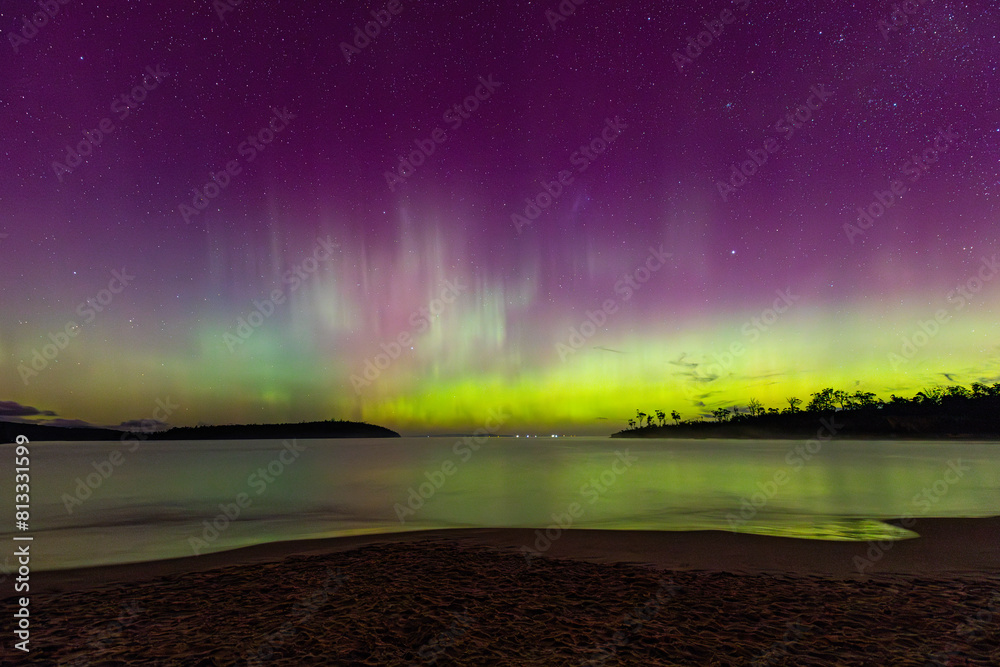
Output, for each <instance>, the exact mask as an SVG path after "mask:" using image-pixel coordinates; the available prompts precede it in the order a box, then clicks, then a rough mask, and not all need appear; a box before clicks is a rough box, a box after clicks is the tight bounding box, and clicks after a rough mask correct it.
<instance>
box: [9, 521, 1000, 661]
mask: <svg viewBox="0 0 1000 667" xmlns="http://www.w3.org/2000/svg"><path fill="white" fill-rule="evenodd" d="M913 529H914V530H916V531H917V532H918V533H919V534H920V537H919V538H917V539H912V540H904V541H899V542H884V543H882V544H873V543H857V542H828V541H817V540H798V539H790V538H777V537H764V536H755V535H741V534H734V533H728V532H721V531H704V532H687V533H671V532H622V531H591V530H576V531H567V532H565V533H564V534H562V535H561V536H559V537H558V539H556V540H555V541H553V542H552V543H551V546H549V548H548V549H546V550H545V551H544V553H542V554H541V555H537V556H530V557H529V556H526V554H525V550H524V549H523V548H522V547H524V546H526V545H533V544H534V541H535V539H536V537H537V536H536V534H535V533H534V531H529V530H492V529H469V530H443V531H427V532H419V533H404V534H397V535H381V536H364V537H351V538H336V539H327V540H310V541H300V542H284V543H275V544H266V545H258V546H254V547H248V548H245V549H239V550H235V551H229V552H224V553H216V554H208V555H205V556H201V557H198V558H183V559H176V560H168V561H156V562H149V563H139V564H131V565H116V566H107V567H99V568H87V569H81V570H69V571H52V572H38V573H34V574H33V575H32V580H31V585H32V590H31V596H32V597H31V610H32V634H31V644H30V645H31V652H30V653H29V654H27V655H25V654H23V653H21V652H19V651H14V650H12V646H11V644H12V643H13V642H10V643H8V642H7V641H6V640H5V642H4V656H3V657H4V660H5V662H7V661H9V662H10V663H11V664H58V665H89V664H94V665H97V664H100V665H105V664H106V665H115V664H121V665H125V664H156V665H235V664H243V665H245V664H250V665H263V664H276V665H307V664H309V665H311V664H316V665H323V664H325V665H430V664H435V665H452V664H458V665H465V664H467V665H587V664H592V665H890V664H891V665H997V664H1000V539H998V537H1000V518H992V519H923V520H919V521H918V522H917V524H916V525H914V526H913ZM859 559H860V560H859ZM862 569H863V570H864V572H860V571H859V570H862ZM4 594H5V595H9V594H10V589H9V587H5V590H4ZM12 602H13V601H12V600H10V599H7V600H5V603H4V606H5V608H8V607H12V605H11V603H12Z"/></svg>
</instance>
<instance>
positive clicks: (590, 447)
mask: <svg viewBox="0 0 1000 667" xmlns="http://www.w3.org/2000/svg"><path fill="white" fill-rule="evenodd" d="M131 447H132V445H129V444H126V443H121V442H101V443H31V445H30V449H31V524H30V531H29V532H28V534H30V535H34V542H33V543H32V567H33V568H34V569H52V568H65V567H77V566H82V565H95V564H105V563H121V562H131V561H141V560H152V559H159V558H170V557H177V556H189V555H193V554H194V553H195V552H199V553H207V552H210V551H220V550H224V549H232V548H235V547H239V546H244V545H248V544H255V543H260V542H270V541H276V540H288V539H299V538H315V537H332V536H342V535H357V534H363V533H389V532H399V531H407V530H422V529H429V528H459V527H519V528H546V527H548V526H553V525H555V524H557V523H561V524H563V525H564V526H569V525H572V527H574V528H603V529H621V530H629V529H643V530H698V529H714V530H739V531H744V532H755V533H765V534H781V535H792V536H799V537H812V538H821V539H862V540H864V539H871V538H874V537H878V538H885V537H890V538H902V537H912V536H913V535H912V534H910V533H906V532H905V531H901V530H900V529H893V528H892V527H890V526H887V525H886V524H883V523H881V522H879V521H877V520H878V519H882V518H889V517H900V516H914V517H985V516H994V515H1000V444H998V443H991V442H962V443H955V442H879V441H876V442H872V441H836V440H834V441H830V442H826V443H823V444H822V446H821V448H820V449H819V450H818V451H816V452H815V453H810V452H809V451H808V450H807V449H805V443H804V442H803V441H789V440H777V441H766V440H756V441H747V440H621V439H610V438H558V439H554V438H531V439H526V438H490V439H483V440H482V441H481V444H479V443H476V441H474V440H471V439H470V440H468V441H463V440H461V439H456V438H399V439H385V440H382V439H358V440H299V441H297V442H295V443H294V446H293V445H292V444H291V443H287V444H286V443H283V442H282V441H273V440H251V441H235V440H230V441H187V442H147V443H140V444H138V446H137V447H135V449H134V451H130V448H131ZM814 449H815V445H814ZM115 452H118V454H115ZM13 455H14V452H13V446H12V445H4V446H2V447H0V456H3V458H4V463H3V469H4V471H7V470H11V469H12V467H13V465H12V463H13V461H12V459H13ZM9 464H10V465H9ZM4 477H5V478H6V479H5V480H4V483H3V484H2V486H0V496H2V498H0V499H2V501H3V506H4V507H7V508H12V507H13V504H14V498H13V488H12V485H11V484H9V482H11V481H13V476H12V473H10V474H8V473H7V472H5V473H4ZM227 515H228V516H227ZM213 524H214V525H213ZM11 527H12V524H11V522H10V521H4V523H3V528H4V529H7V530H9V529H10V528H11ZM914 529H915V530H916V531H917V532H919V523H918V524H917V525H915V526H914ZM11 537H12V533H10V532H5V533H0V539H3V540H4V542H6V543H7V544H10V543H11V542H10V538H11ZM4 551H5V552H6V553H9V552H10V551H11V550H7V549H5V550H4ZM8 558H9V557H8ZM3 565H6V566H8V567H9V566H10V565H11V562H10V560H8V561H7V562H6V563H5V564H3Z"/></svg>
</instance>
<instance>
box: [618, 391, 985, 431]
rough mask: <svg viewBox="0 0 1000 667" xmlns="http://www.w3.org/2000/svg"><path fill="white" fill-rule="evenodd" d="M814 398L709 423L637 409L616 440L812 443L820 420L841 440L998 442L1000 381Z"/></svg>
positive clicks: (718, 416) (732, 413)
mask: <svg viewBox="0 0 1000 667" xmlns="http://www.w3.org/2000/svg"><path fill="white" fill-rule="evenodd" d="M810 397H811V400H810V401H809V402H808V403H807V404H806V405H805V407H800V406H801V405H802V403H803V401H802V399H800V398H797V397H794V396H790V397H789V398H786V399H785V402H786V403H788V406H787V407H785V408H782V409H780V410H779V409H778V408H774V407H771V408H765V407H764V406H763V405H762V404H761V403H760V402H759V401H757V400H756V399H750V401H748V403H747V405H746V406H745V407H743V408H742V409H741V408H740V407H739V406H733V407H732V408H731V409H730V408H717V409H716V410H713V411H712V413H711V414H712V419H711V420H709V419H705V418H703V417H698V418H697V419H691V420H686V421H685V420H682V419H681V415H680V414H679V413H678V412H677V411H676V410H675V411H672V412H671V413H670V418H671V419H672V420H673V422H674V423H673V424H670V423H667V413H666V412H664V411H663V410H653V411H651V412H648V413H647V412H643V411H641V410H636V416H635V418H634V419H629V420H628V428H626V429H624V430H622V431H619V432H617V433H614V434H612V437H652V438H802V437H807V438H808V437H814V435H815V433H816V431H817V427H818V426H820V421H819V420H821V419H823V420H826V423H832V424H833V425H835V426H836V435H837V436H838V437H865V438H899V437H905V438H963V437H965V438H987V439H990V438H998V437H1000V383H996V384H993V385H986V384H983V383H981V382H975V383H973V384H972V385H971V386H970V387H965V386H963V385H950V386H946V387H934V388H933V389H926V390H924V391H921V392H917V394H916V395H915V396H913V397H912V398H903V397H901V396H896V395H895V394H892V395H891V396H890V397H889V400H883V399H881V398H879V397H878V396H876V395H875V394H874V393H872V392H869V391H855V392H853V393H850V392H846V391H843V390H838V389H833V388H832V387H827V388H825V389H821V390H819V391H817V392H814V393H812V394H810ZM654 418H655V420H656V421H655V423H654ZM827 430H830V429H827Z"/></svg>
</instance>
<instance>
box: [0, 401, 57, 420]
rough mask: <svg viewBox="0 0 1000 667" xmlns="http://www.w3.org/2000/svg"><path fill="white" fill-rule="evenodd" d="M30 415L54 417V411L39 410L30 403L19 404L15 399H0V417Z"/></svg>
mask: <svg viewBox="0 0 1000 667" xmlns="http://www.w3.org/2000/svg"><path fill="white" fill-rule="evenodd" d="M32 415H43V416H47V417H55V415H56V413H54V412H52V411H51V410H39V409H38V408H33V407H31V406H30V405H21V404H20V403H18V402H17V401H0V417H30V416H32Z"/></svg>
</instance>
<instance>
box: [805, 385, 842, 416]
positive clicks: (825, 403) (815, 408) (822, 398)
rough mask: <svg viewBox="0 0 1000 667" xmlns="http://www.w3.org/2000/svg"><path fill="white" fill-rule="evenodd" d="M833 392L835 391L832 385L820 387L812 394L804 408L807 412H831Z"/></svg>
mask: <svg viewBox="0 0 1000 667" xmlns="http://www.w3.org/2000/svg"><path fill="white" fill-rule="evenodd" d="M834 394H835V392H834V391H833V388H832V387H827V388H826V389H820V390H819V391H817V392H815V393H814V394H812V400H811V401H809V405H807V406H806V410H808V411H809V412H832V411H833V410H834V409H835V406H834V404H833V401H834Z"/></svg>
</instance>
